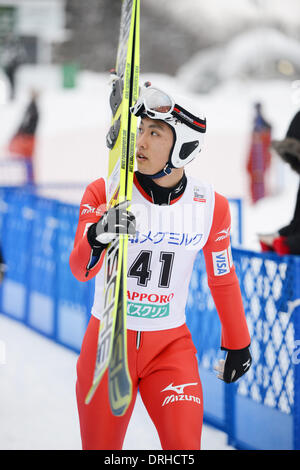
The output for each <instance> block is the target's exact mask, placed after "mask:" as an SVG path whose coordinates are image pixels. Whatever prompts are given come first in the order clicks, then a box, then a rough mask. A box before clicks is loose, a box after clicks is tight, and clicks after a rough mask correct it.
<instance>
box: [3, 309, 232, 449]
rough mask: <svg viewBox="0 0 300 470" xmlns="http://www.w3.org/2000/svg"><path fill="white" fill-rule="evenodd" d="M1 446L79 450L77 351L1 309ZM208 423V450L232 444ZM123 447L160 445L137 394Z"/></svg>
mask: <svg viewBox="0 0 300 470" xmlns="http://www.w3.org/2000/svg"><path fill="white" fill-rule="evenodd" d="M0 331H1V336H0V339H1V341H0V343H1V347H0V383H1V387H0V403H1V408H0V422H1V426H0V450H80V449H81V440H80V430H79V421H78V417H77V406H76V397H75V381H76V361H77V357H78V356H77V354H76V353H74V352H72V351H70V350H68V349H66V348H64V347H62V346H59V345H57V344H56V343H54V342H52V341H50V340H48V339H46V338H45V337H43V336H41V335H39V334H37V333H35V332H33V331H32V330H30V329H29V328H27V327H25V326H24V325H22V324H21V323H19V322H16V321H14V320H12V319H9V318H7V317H5V316H3V315H0ZM226 439H227V437H226V434H224V433H223V432H221V431H218V430H216V429H213V428H211V427H210V426H206V425H205V426H204V429H203V437H202V448H203V450H208V449H209V450H212V449H215V450H230V449H231V447H230V446H228V445H227V443H226V442H227V441H226ZM123 449H124V450H160V449H161V446H160V442H159V438H158V435H157V432H156V429H155V427H154V425H153V423H152V421H151V420H150V418H149V416H148V414H147V412H146V410H145V408H144V405H143V403H142V401H141V399H140V397H139V395H138V398H137V401H136V405H135V408H134V411H133V415H132V418H131V421H130V423H129V426H128V430H127V434H126V437H125V441H124V446H123Z"/></svg>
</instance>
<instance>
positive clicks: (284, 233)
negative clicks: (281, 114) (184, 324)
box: [259, 111, 300, 255]
mask: <svg viewBox="0 0 300 470" xmlns="http://www.w3.org/2000/svg"><path fill="white" fill-rule="evenodd" d="M272 147H273V148H274V150H276V152H277V154H278V155H279V156H280V157H281V158H282V159H283V160H284V161H285V162H286V163H288V164H289V165H290V166H291V168H292V169H293V170H294V171H295V172H296V173H297V174H298V175H300V111H298V112H297V113H296V115H295V116H294V117H293V119H292V122H291V124H290V126H289V128H288V131H287V135H286V137H285V139H283V140H280V141H276V140H275V141H273V142H272ZM259 241H260V244H261V247H262V250H263V251H276V253H278V254H279V255H286V254H293V255H300V182H299V188H298V193H297V199H296V207H295V211H294V216H293V219H292V221H291V222H290V224H289V225H287V226H286V227H282V228H281V229H279V230H278V232H276V233H273V234H268V235H259Z"/></svg>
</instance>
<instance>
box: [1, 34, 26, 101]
mask: <svg viewBox="0 0 300 470" xmlns="http://www.w3.org/2000/svg"><path fill="white" fill-rule="evenodd" d="M25 61H26V52H25V49H24V47H23V46H22V43H21V42H20V40H19V39H18V38H16V37H15V36H10V37H8V38H7V39H6V42H5V44H4V49H3V52H2V54H1V65H2V68H3V70H4V72H5V75H6V76H7V78H8V81H9V85H10V99H11V100H13V99H14V98H15V94H16V73H17V71H18V69H19V67H20V65H22V64H23V63H24V62H25Z"/></svg>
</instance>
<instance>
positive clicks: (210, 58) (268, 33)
mask: <svg viewBox="0 0 300 470" xmlns="http://www.w3.org/2000/svg"><path fill="white" fill-rule="evenodd" d="M299 50H300V43H299V41H297V40H295V39H293V38H290V37H288V36H286V35H285V34H283V33H282V32H280V31H278V30H276V29H273V28H266V27H256V28H253V29H251V30H250V31H246V32H244V33H241V34H239V35H238V36H236V37H234V38H233V39H231V40H230V41H228V42H227V43H225V44H223V45H221V46H217V47H214V48H209V49H206V50H204V51H199V52H198V53H197V54H196V55H194V56H192V57H191V58H190V59H189V60H188V61H187V62H186V63H185V64H184V65H183V66H182V67H181V68H180V69H179V70H178V73H177V76H178V78H179V79H180V80H182V81H184V82H185V84H186V86H187V87H189V88H190V89H191V90H193V91H196V92H204V93H205V92H207V91H210V90H211V89H213V88H215V86H216V85H219V84H221V83H224V82H225V81H227V80H232V79H234V78H244V79H245V78H246V77H252V79H253V78H263V79H266V78H281V79H284V78H288V79H291V78H292V77H293V76H294V77H296V76H299V71H300V59H299Z"/></svg>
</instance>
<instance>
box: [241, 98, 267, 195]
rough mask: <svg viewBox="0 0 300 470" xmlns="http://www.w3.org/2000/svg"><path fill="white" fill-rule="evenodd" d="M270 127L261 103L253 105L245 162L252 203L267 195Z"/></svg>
mask: <svg viewBox="0 0 300 470" xmlns="http://www.w3.org/2000/svg"><path fill="white" fill-rule="evenodd" d="M270 143H271V126H270V124H269V123H268V122H267V121H266V120H265V118H264V117H263V115H262V106H261V103H256V104H255V117H254V125H253V131H252V139H251V146H250V151H249V155H248V161H247V172H248V173H249V176H250V192H251V199H252V202H253V203H255V202H257V201H258V200H259V199H261V198H263V197H265V196H266V195H267V190H266V182H265V176H266V171H267V170H268V168H269V167H270V163H271V152H270V149H269V147H270Z"/></svg>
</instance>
